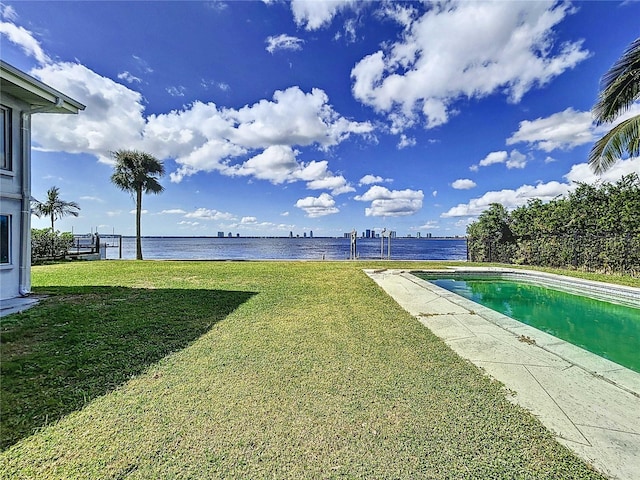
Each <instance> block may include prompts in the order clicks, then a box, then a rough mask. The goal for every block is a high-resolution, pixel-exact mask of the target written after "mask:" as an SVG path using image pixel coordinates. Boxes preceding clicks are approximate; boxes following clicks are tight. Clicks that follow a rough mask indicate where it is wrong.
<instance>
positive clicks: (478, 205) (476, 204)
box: [441, 157, 640, 218]
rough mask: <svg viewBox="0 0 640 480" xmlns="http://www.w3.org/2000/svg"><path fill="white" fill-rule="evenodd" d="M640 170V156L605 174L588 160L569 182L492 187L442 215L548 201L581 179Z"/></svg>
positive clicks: (571, 174)
mask: <svg viewBox="0 0 640 480" xmlns="http://www.w3.org/2000/svg"><path fill="white" fill-rule="evenodd" d="M638 171H640V157H636V158H632V159H628V160H620V161H618V162H617V163H616V164H615V165H614V166H613V168H611V170H609V171H607V172H606V173H605V174H604V175H602V176H597V175H595V174H594V173H593V172H592V171H591V168H590V167H589V165H588V164H587V163H580V164H576V165H574V166H573V167H571V170H570V171H569V173H567V174H566V175H564V178H565V180H566V181H567V183H561V182H557V181H552V182H548V183H539V184H537V185H535V186H533V185H522V186H521V187H518V188H517V189H515V190H512V189H505V190H500V191H490V192H487V193H485V194H484V195H482V196H481V197H478V198H473V199H471V201H469V202H468V203H466V204H464V203H461V204H459V205H457V206H455V207H453V208H451V209H449V210H448V211H447V212H445V213H443V214H442V215H441V216H442V217H444V218H449V217H466V216H477V215H479V214H480V213H482V212H483V211H484V210H486V209H487V208H488V207H489V205H491V204H492V203H500V204H502V205H504V206H505V208H507V209H513V208H516V207H520V206H522V205H525V204H526V203H527V202H528V201H529V200H530V199H540V200H542V201H544V202H547V201H550V200H552V199H554V198H555V197H557V196H558V195H566V194H567V193H569V192H571V191H572V190H574V189H575V188H576V187H577V183H578V182H579V183H588V184H593V183H596V182H601V181H605V182H612V183H613V182H616V181H618V180H619V179H620V178H621V177H622V176H623V175H628V174H630V173H634V172H636V173H637V172H638Z"/></svg>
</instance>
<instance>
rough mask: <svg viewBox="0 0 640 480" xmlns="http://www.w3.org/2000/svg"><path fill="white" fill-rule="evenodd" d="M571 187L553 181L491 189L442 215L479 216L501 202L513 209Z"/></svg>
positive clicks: (551, 197) (564, 191)
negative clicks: (531, 200) (515, 187)
mask: <svg viewBox="0 0 640 480" xmlns="http://www.w3.org/2000/svg"><path fill="white" fill-rule="evenodd" d="M569 188H570V187H569V185H568V184H565V183H560V182H556V181H553V182H549V183H540V184H538V185H535V186H532V185H523V186H521V187H519V188H517V189H515V190H510V189H505V190H500V191H491V192H487V193H485V194H484V195H483V196H482V197H479V198H473V199H471V201H470V202H469V203H466V204H462V203H461V204H459V205H457V206H456V207H453V208H451V209H449V210H448V211H447V212H445V213H443V214H442V215H441V216H442V217H443V218H449V217H466V216H477V215H480V214H481V213H482V212H483V211H484V210H486V209H487V208H489V205H491V204H492V203H500V204H502V205H504V206H505V208H507V209H512V208H516V207H519V206H521V205H525V204H526V203H527V201H528V200H529V199H533V198H539V199H541V200H543V201H549V200H551V199H553V198H554V197H556V196H558V195H564V194H566V193H567V192H569Z"/></svg>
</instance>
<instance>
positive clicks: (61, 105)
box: [0, 60, 85, 114]
mask: <svg viewBox="0 0 640 480" xmlns="http://www.w3.org/2000/svg"><path fill="white" fill-rule="evenodd" d="M0 81H1V83H0V87H3V88H0V90H11V93H10V94H14V93H13V92H14V91H17V94H14V96H17V98H19V99H20V100H22V101H25V102H26V103H28V104H29V105H30V106H31V111H30V112H28V113H40V112H44V113H71V114H76V113H78V111H80V110H84V109H85V106H84V105H83V104H82V103H80V102H78V101H77V100H74V99H73V98H71V97H69V96H67V95H65V94H64V93H62V92H59V91H58V90H56V89H55V88H52V87H50V86H49V85H47V84H45V83H43V82H41V81H40V80H38V79H37V78H34V77H32V76H31V75H28V74H26V73H24V72H23V71H21V70H18V69H17V68H16V67H14V66H12V65H10V64H8V63H7V62H5V61H4V60H0ZM7 93H9V92H7ZM20 94H23V95H22V97H21V95H20Z"/></svg>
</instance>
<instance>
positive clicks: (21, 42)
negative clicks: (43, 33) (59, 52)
mask: <svg viewBox="0 0 640 480" xmlns="http://www.w3.org/2000/svg"><path fill="white" fill-rule="evenodd" d="M2 13H3V15H2V16H3V18H6V19H7V20H13V19H14V18H15V17H16V15H15V10H13V8H12V7H6V8H4V9H3V11H2ZM12 17H13V18H12ZM2 35H4V36H5V37H7V40H9V41H10V42H11V43H13V44H15V45H18V46H19V47H20V48H22V51H23V52H24V53H25V54H26V55H27V56H29V57H33V58H35V59H36V60H37V61H38V62H39V63H41V64H44V63H48V62H50V61H51V59H50V58H49V56H48V55H47V54H46V53H44V50H43V49H42V46H41V45H40V42H39V41H38V40H36V38H35V37H34V36H33V34H32V33H31V32H30V31H28V30H26V29H25V28H24V27H19V26H17V25H15V24H14V23H12V22H0V38H2Z"/></svg>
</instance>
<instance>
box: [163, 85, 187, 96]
mask: <svg viewBox="0 0 640 480" xmlns="http://www.w3.org/2000/svg"><path fill="white" fill-rule="evenodd" d="M166 90H167V93H168V94H169V95H171V96H172V97H184V94H185V92H186V91H187V89H186V88H185V87H183V86H182V85H178V86H177V87H167V88H166Z"/></svg>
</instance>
